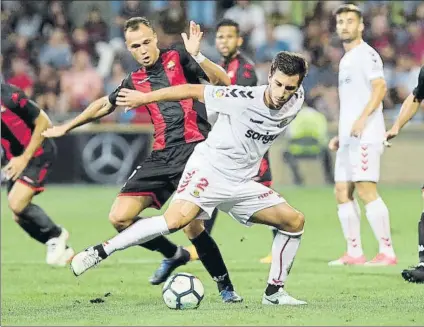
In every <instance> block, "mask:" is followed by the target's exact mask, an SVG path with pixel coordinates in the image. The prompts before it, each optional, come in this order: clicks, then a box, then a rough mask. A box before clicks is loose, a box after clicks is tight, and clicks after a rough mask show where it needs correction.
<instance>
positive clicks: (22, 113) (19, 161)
mask: <svg viewBox="0 0 424 327" xmlns="http://www.w3.org/2000/svg"><path fill="white" fill-rule="evenodd" d="M48 126H51V122H50V119H49V117H48V116H47V114H46V113H45V112H44V111H43V110H41V109H40V108H38V106H37V105H36V104H35V102H33V101H31V100H30V99H28V98H27V96H26V95H25V93H24V91H23V90H21V89H19V88H17V87H15V86H12V85H10V84H3V83H2V84H1V145H2V148H3V151H4V155H5V159H6V161H7V164H6V165H5V167H4V168H3V171H2V173H3V174H4V175H5V177H6V179H7V191H8V198H7V200H8V204H9V208H10V209H11V210H12V212H13V217H14V219H15V221H16V222H17V223H18V224H19V226H21V227H22V229H23V230H24V231H25V232H27V233H28V235H29V236H31V237H32V238H34V239H35V240H37V241H39V242H40V243H42V244H45V245H46V246H47V257H46V262H47V263H48V264H49V265H57V266H65V264H66V263H67V262H69V261H70V260H71V258H72V256H73V255H74V251H73V249H72V248H70V247H68V246H67V240H68V238H69V233H68V231H67V230H66V229H64V228H61V227H59V226H58V225H56V224H55V223H54V222H53V221H52V220H51V219H50V217H49V216H48V215H47V213H45V212H44V210H43V209H41V208H40V207H39V206H37V205H36V204H34V203H32V198H33V197H34V196H35V195H37V194H39V193H40V192H43V191H44V182H45V179H46V175H47V173H48V171H49V170H50V167H51V164H52V162H53V161H54V159H55V156H56V147H55V144H54V143H53V141H52V140H45V139H44V137H43V136H42V135H41V133H42V132H43V131H44V130H45V129H46V128H47V127H48Z"/></svg>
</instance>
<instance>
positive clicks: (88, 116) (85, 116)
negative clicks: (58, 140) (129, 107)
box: [43, 96, 116, 138]
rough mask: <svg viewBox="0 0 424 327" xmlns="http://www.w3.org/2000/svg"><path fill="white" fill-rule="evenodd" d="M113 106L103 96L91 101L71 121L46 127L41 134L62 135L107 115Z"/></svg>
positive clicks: (47, 135)
mask: <svg viewBox="0 0 424 327" xmlns="http://www.w3.org/2000/svg"><path fill="white" fill-rule="evenodd" d="M115 108H116V107H115V106H114V105H112V104H111V103H110V102H109V99H108V97H107V96H105V97H103V98H100V99H98V100H96V101H94V102H92V103H91V104H90V105H89V106H88V107H87V108H86V109H85V110H84V111H83V112H82V113H80V114H79V115H78V116H77V117H75V118H74V119H72V120H71V121H69V122H66V123H64V124H62V125H58V126H53V127H51V128H49V129H47V130H46V131H45V132H44V133H43V136H45V137H50V138H51V137H60V136H63V135H65V134H66V133H68V132H69V131H71V130H72V129H74V128H76V127H78V126H81V125H84V124H87V123H89V122H92V121H93V120H96V119H99V118H102V117H104V116H107V115H109V114H110V113H111V112H112V111H114V110H115Z"/></svg>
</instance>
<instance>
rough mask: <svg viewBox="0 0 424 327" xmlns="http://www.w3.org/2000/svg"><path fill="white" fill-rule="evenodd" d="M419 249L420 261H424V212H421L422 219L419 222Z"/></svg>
mask: <svg viewBox="0 0 424 327" xmlns="http://www.w3.org/2000/svg"><path fill="white" fill-rule="evenodd" d="M418 249H419V250H418V256H419V258H420V262H424V212H423V213H422V214H421V220H420V222H419V223H418Z"/></svg>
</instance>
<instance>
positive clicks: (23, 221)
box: [8, 163, 74, 266]
mask: <svg viewBox="0 0 424 327" xmlns="http://www.w3.org/2000/svg"><path fill="white" fill-rule="evenodd" d="M38 168H40V167H35V166H34V165H33V164H31V163H30V165H29V166H28V167H27V168H26V169H25V170H24V172H23V173H22V175H21V177H20V178H19V179H18V180H17V181H16V182H15V183H13V182H11V181H9V186H8V190H9V194H8V204H9V208H10V209H11V210H12V212H13V214H14V220H15V221H16V222H17V223H18V224H19V226H21V228H22V229H23V230H24V231H25V232H26V233H27V234H28V235H29V236H31V237H32V238H33V239H35V240H37V241H38V242H40V243H42V244H45V245H46V246H47V256H46V262H47V263H48V264H50V265H59V266H64V265H65V264H66V263H67V262H68V261H69V260H70V259H71V257H72V256H73V255H74V251H73V249H72V248H70V247H68V246H67V240H68V238H69V233H68V231H67V230H66V229H64V228H61V227H60V226H58V225H56V224H55V223H54V222H53V221H52V219H51V218H50V217H49V216H48V215H47V213H46V212H45V211H44V210H43V209H42V208H40V207H39V206H38V205H36V204H34V203H32V202H31V201H32V198H33V197H34V195H36V194H38V193H40V192H42V191H43V189H44V188H43V183H42V182H43V178H39V175H40V174H39V172H40V170H41V169H38ZM44 175H45V173H43V175H42V176H41V177H44Z"/></svg>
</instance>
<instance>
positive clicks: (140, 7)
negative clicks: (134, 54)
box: [111, 0, 149, 38]
mask: <svg viewBox="0 0 424 327" xmlns="http://www.w3.org/2000/svg"><path fill="white" fill-rule="evenodd" d="M137 16H149V4H148V1H137V0H125V1H123V2H122V4H121V10H120V11H119V15H118V16H116V17H115V25H114V26H113V28H112V31H111V33H112V38H113V37H120V38H123V37H124V32H123V29H124V24H125V21H126V20H127V19H129V18H131V17H137Z"/></svg>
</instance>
